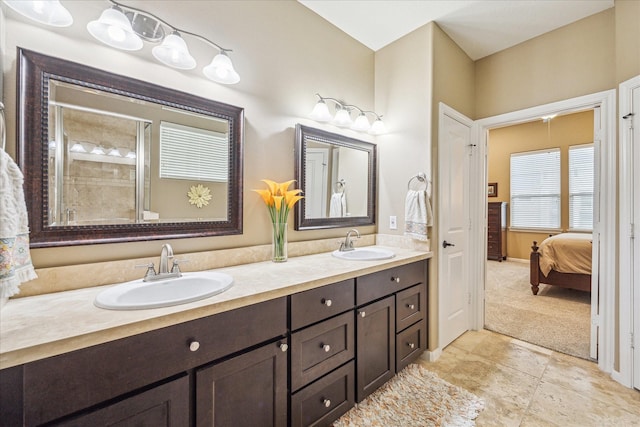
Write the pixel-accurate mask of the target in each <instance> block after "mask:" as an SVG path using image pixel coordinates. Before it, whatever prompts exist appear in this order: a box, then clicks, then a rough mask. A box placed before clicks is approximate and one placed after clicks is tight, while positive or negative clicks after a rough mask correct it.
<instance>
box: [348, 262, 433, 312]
mask: <svg viewBox="0 0 640 427" xmlns="http://www.w3.org/2000/svg"><path fill="white" fill-rule="evenodd" d="M426 280H427V263H426V262H424V261H420V262H414V263H412V264H407V265H402V266H399V267H394V268H390V269H388V270H384V271H379V272H377V273H372V274H367V275H365V276H362V277H358V278H357V279H356V305H362V304H366V303H368V302H371V301H373V300H376V299H378V298H382V297H385V296H387V295H390V294H392V293H394V292H397V291H400V290H402V289H406V288H408V287H409V286H413V285H417V284H419V283H426Z"/></svg>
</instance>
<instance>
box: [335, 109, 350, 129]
mask: <svg viewBox="0 0 640 427" xmlns="http://www.w3.org/2000/svg"><path fill="white" fill-rule="evenodd" d="M351 123H353V121H352V120H351V116H350V115H349V111H347V110H346V109H345V108H341V109H340V110H338V112H336V116H335V117H334V118H333V124H334V125H336V126H339V127H343V128H346V127H349V126H351Z"/></svg>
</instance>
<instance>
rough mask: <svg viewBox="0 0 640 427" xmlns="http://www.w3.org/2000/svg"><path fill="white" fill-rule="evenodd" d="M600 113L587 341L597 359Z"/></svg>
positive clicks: (596, 112) (597, 116) (598, 115)
mask: <svg viewBox="0 0 640 427" xmlns="http://www.w3.org/2000/svg"><path fill="white" fill-rule="evenodd" d="M601 142H602V112H601V111H600V107H595V108H594V109H593V148H594V152H593V177H594V182H593V238H592V242H593V245H592V254H591V338H590V341H589V344H590V345H589V357H591V358H592V359H594V360H597V359H598V334H599V332H600V331H599V323H600V322H599V315H600V313H598V307H599V306H600V303H599V300H600V240H601V231H600V230H601V221H600V188H601V185H602V184H601V182H600V179H601V177H600V152H601V149H602V146H601Z"/></svg>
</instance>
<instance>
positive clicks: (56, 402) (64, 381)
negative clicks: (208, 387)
mask: <svg viewBox="0 0 640 427" xmlns="http://www.w3.org/2000/svg"><path fill="white" fill-rule="evenodd" d="M286 313H287V301H286V298H278V299H275V300H270V301H265V302H263V303H259V304H254V305H251V306H247V307H242V308H238V309H236V310H231V311H227V312H223V313H219V314H216V315H213V316H209V317H205V318H202V319H197V320H192V321H189V322H185V323H180V324H178V325H175V326H169V327H166V328H162V329H158V330H155V331H150V332H145V333H143V334H139V335H134V336H131V337H127V338H123V339H119V340H116V341H112V342H108V343H105V344H100V345H96V346H93V347H88V348H85V349H82V350H77V351H73V352H70V353H65V354H61V355H59V356H54V357H50V358H47V359H43V360H38V361H35V362H30V363H28V364H26V365H24V402H23V404H24V408H25V414H24V417H25V424H26V425H37V424H41V423H45V422H47V421H51V420H54V419H57V418H60V417H62V416H65V415H67V414H71V413H73V412H76V411H78V410H80V409H84V408H88V407H90V406H93V405H95V404H98V403H101V402H104V401H106V400H109V399H112V398H115V397H117V396H120V395H123V394H125V393H129V392H131V391H133V390H136V389H139V388H141V387H145V386H147V385H148V384H152V383H155V382H157V381H161V380H164V379H165V378H169V377H171V376H173V375H176V374H179V373H180V372H184V371H186V370H188V369H191V368H195V367H196V366H199V365H203V364H206V363H209V362H211V361H213V360H216V359H220V358H222V357H225V356H228V355H230V354H232V353H235V352H238V351H240V350H243V349H245V348H248V347H250V346H253V345H256V344H259V343H262V342H265V341H268V340H271V339H273V338H276V337H278V336H282V335H285V334H286V332H287V315H286ZM194 341H197V342H198V343H199V348H198V349H197V351H191V350H190V348H189V347H190V344H191V343H192V342H194ZM96 378H99V379H100V381H96ZM51 396H55V397H56V398H55V399H52V398H51Z"/></svg>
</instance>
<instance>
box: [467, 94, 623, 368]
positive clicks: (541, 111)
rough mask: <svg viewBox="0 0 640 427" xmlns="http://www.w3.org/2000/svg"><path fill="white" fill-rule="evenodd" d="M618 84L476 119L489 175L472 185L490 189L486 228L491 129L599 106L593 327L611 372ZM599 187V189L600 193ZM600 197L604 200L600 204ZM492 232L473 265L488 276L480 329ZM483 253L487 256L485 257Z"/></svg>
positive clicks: (601, 359)
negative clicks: (561, 99) (616, 87)
mask: <svg viewBox="0 0 640 427" xmlns="http://www.w3.org/2000/svg"><path fill="white" fill-rule="evenodd" d="M615 96H616V93H615V90H609V91H604V92H599V93H595V94H591V95H586V96H582V97H578V98H572V99H569V100H565V101H560V102H555V103H551V104H546V105H542V106H538V107H533V108H529V109H526V110H520V111H516V112H512V113H506V114H502V115H500V116H495V117H490V118H486V119H481V120H478V121H476V123H475V130H476V132H477V141H478V149H479V154H480V155H479V156H478V158H479V160H478V161H479V162H482V163H483V164H480V165H477V166H478V170H480V171H483V175H484V176H478V180H477V182H474V183H473V185H474V188H473V189H472V191H475V192H477V194H484V195H485V197H483V199H482V200H483V202H482V206H479V204H480V203H478V206H476V207H475V208H474V209H475V211H474V218H473V221H472V222H473V223H474V224H476V225H475V227H477V228H479V229H480V230H485V227H486V225H485V224H486V222H485V221H486V214H487V206H486V194H487V184H488V182H487V175H486V161H485V159H486V152H487V145H486V144H487V136H488V130H489V129H491V128H495V127H500V126H507V125H510V124H515V123H523V122H527V121H531V120H533V119H535V118H539V117H541V116H543V115H549V114H557V113H559V112H569V111H584V110H588V109H596V108H599V109H598V112H599V114H597V116H598V120H597V121H598V124H599V125H600V127H601V130H600V131H599V132H597V133H596V135H595V138H594V139H596V141H600V146H601V147H600V150H598V153H597V159H598V160H599V165H598V166H597V168H596V169H597V170H596V183H597V184H596V186H595V187H596V188H595V189H594V239H593V241H594V247H596V248H597V249H598V252H597V254H596V255H597V256H595V257H594V262H593V264H594V266H597V267H596V268H597V272H596V273H595V274H593V283H592V292H591V295H592V301H591V329H592V336H593V335H594V334H597V337H598V340H597V341H595V340H592V341H595V342H594V343H593V344H594V347H596V346H595V343H596V342H597V347H596V348H594V349H593V350H594V353H595V357H594V359H597V360H598V366H599V368H600V369H601V370H603V371H605V372H612V371H613V363H614V357H613V356H614V348H615V321H614V313H615V288H614V284H615V243H616V237H615V233H616V196H617V191H616V190H617V187H616V179H615V174H616V146H615V140H616V139H615V132H616V129H615ZM596 193H597V194H596ZM596 203H598V204H599V206H597V207H596ZM486 239H487V238H486V235H485V236H484V239H483V240H484V242H481V243H480V244H478V245H477V246H475V249H476V250H477V251H478V253H479V256H478V257H477V258H476V259H474V260H473V263H472V265H471V269H472V270H473V269H478V271H481V272H482V273H483V274H481V277H482V280H480V281H478V282H479V283H477V285H476V286H477V287H478V288H477V289H476V292H475V294H476V295H477V296H478V298H476V299H475V300H474V304H475V308H474V310H473V311H474V313H475V317H474V320H473V324H474V326H473V327H474V328H475V329H482V328H483V326H484V298H483V296H484V287H485V281H486V265H485V263H486V261H485V259H486V244H487V241H486ZM480 257H481V258H480Z"/></svg>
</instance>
